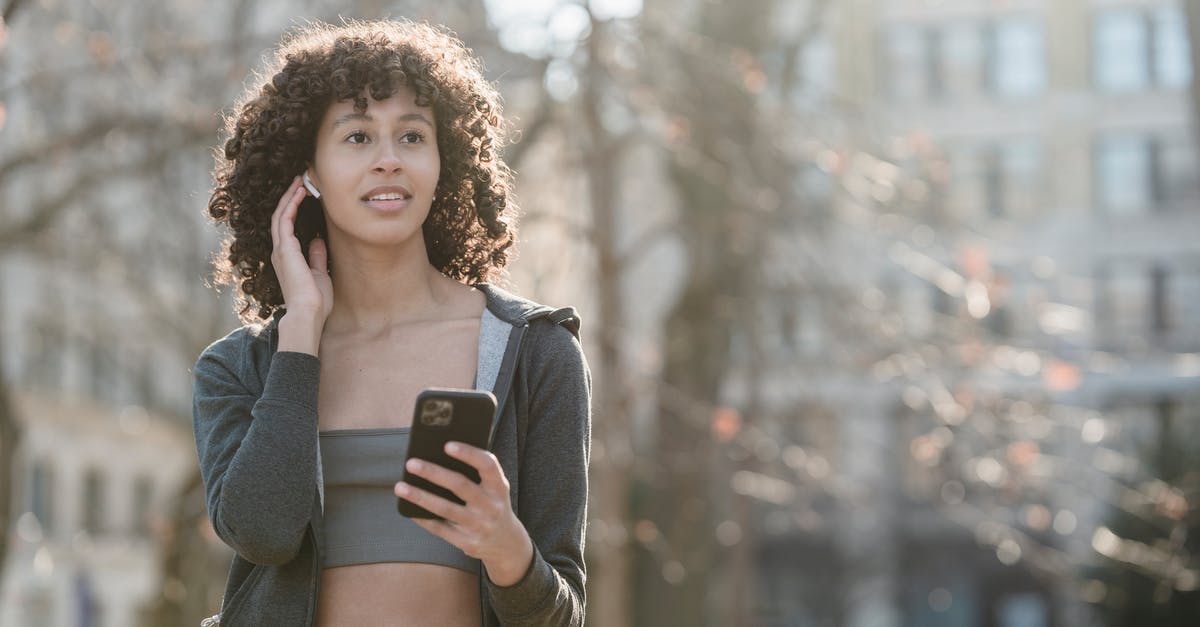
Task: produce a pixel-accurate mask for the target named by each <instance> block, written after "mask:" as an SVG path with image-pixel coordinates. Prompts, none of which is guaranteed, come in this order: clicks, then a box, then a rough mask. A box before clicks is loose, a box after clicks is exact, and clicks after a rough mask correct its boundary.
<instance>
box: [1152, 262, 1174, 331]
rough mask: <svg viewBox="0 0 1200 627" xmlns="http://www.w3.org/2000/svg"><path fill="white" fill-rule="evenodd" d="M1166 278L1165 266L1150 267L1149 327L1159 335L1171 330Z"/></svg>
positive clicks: (1167, 278)
mask: <svg viewBox="0 0 1200 627" xmlns="http://www.w3.org/2000/svg"><path fill="white" fill-rule="evenodd" d="M1168 280H1169V277H1168V275H1167V270H1166V268H1164V267H1162V266H1159V265H1156V266H1154V267H1153V268H1151V269H1150V328H1151V329H1152V330H1153V331H1154V334H1155V335H1156V336H1160V337H1161V336H1163V335H1165V334H1166V333H1167V331H1169V330H1171V319H1170V316H1169V314H1168V311H1169V305H1168V299H1167V284H1168Z"/></svg>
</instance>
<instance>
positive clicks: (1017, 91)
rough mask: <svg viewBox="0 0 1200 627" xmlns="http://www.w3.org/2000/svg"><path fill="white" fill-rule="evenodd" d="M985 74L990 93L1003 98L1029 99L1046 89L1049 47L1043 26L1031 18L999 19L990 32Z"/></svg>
mask: <svg viewBox="0 0 1200 627" xmlns="http://www.w3.org/2000/svg"><path fill="white" fill-rule="evenodd" d="M986 32H987V35H986V39H987V46H986V55H987V60H986V62H985V66H984V67H985V75H986V77H987V87H988V89H989V91H990V92H991V93H992V94H993V95H995V96H998V97H1001V98H1030V97H1033V96H1037V95H1038V94H1041V93H1042V92H1043V91H1044V90H1045V88H1046V48H1045V37H1044V35H1043V32H1042V26H1041V24H1039V23H1038V22H1036V21H1034V20H1032V19H1028V18H1006V19H1001V20H997V21H996V22H995V23H993V24H991V25H990V26H989V27H988V29H987V31H986Z"/></svg>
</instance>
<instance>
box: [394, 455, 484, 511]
mask: <svg viewBox="0 0 1200 627" xmlns="http://www.w3.org/2000/svg"><path fill="white" fill-rule="evenodd" d="M404 469H405V470H406V471H408V472H411V473H412V474H414V475H417V476H419V477H424V478H425V479H428V480H429V481H431V482H433V483H434V484H436V485H439V486H441V487H443V488H446V489H447V490H449V491H451V492H453V493H454V495H455V496H457V497H458V498H460V499H462V500H464V501H466V502H467V503H471V502H474V501H477V500H479V492H480V488H479V485H478V484H476V483H475V482H474V481H471V480H470V479H469V478H467V477H466V476H464V475H463V474H462V473H458V472H454V471H453V470H450V469H449V468H444V467H442V466H439V465H437V464H431V463H429V462H426V461H422V460H419V459H410V460H408V462H407V463H406V464H405V465H404Z"/></svg>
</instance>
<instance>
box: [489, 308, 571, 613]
mask: <svg viewBox="0 0 1200 627" xmlns="http://www.w3.org/2000/svg"><path fill="white" fill-rule="evenodd" d="M535 329H536V333H533V332H534V331H535ZM530 331H531V333H530V335H531V336H533V337H531V338H530V339H531V340H532V341H531V342H530V346H529V352H527V353H526V355H525V358H524V359H523V361H524V362H525V364H524V365H525V367H526V373H527V378H526V385H527V386H528V390H529V396H528V398H529V402H528V408H527V411H528V416H527V418H526V420H527V425H528V431H527V432H526V434H525V438H524V440H525V446H524V451H523V459H522V460H521V463H520V468H521V471H520V473H521V474H520V485H521V488H520V494H519V495H518V502H519V514H518V515H519V517H520V519H521V521H522V523H523V524H524V525H525V529H526V530H527V531H528V532H529V536H530V538H532V540H533V545H534V555H533V562H532V564H531V565H530V568H529V570H528V571H526V573H525V575H524V577H523V578H522V579H521V580H520V581H518V582H517V583H515V584H513V585H511V586H506V587H501V586H497V585H495V584H493V583H492V582H491V581H488V591H489V594H490V596H491V599H492V605H493V609H494V610H495V612H496V615H497V617H498V618H499V619H500V622H501V624H503V625H546V626H555V627H558V626H563V625H570V626H582V625H583V619H584V601H585V599H584V581H585V579H586V571H585V567H584V562H583V550H584V525H585V522H586V516H587V493H588V479H587V468H588V457H589V454H590V438H591V375H590V373H589V371H588V366H587V362H586V360H585V358H584V356H583V351H582V349H581V347H580V345H579V342H578V341H577V340H576V339H575V337H574V336H573V335H572V334H571V332H570V331H568V330H566V329H565V328H563V327H560V326H558V325H555V324H553V323H550V322H546V321H544V320H539V321H534V322H533V323H531V328H530ZM518 411H521V408H518Z"/></svg>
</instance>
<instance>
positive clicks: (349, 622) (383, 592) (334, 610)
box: [317, 563, 480, 627]
mask: <svg viewBox="0 0 1200 627" xmlns="http://www.w3.org/2000/svg"><path fill="white" fill-rule="evenodd" d="M368 625H388V626H395V627H410V626H411V627H418V626H420V627H435V626H441V625H445V626H447V627H450V626H453V627H459V626H460V625H471V626H477V625H480V608H479V575H478V574H477V573H468V572H466V571H464V570H459V569H457V568H451V567H449V566H440V565H437V564H401V563H385V564H358V565H355V566H341V567H338V568H326V569H325V570H324V571H322V572H321V597H320V599H319V601H318V603H317V627H359V626H368Z"/></svg>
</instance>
